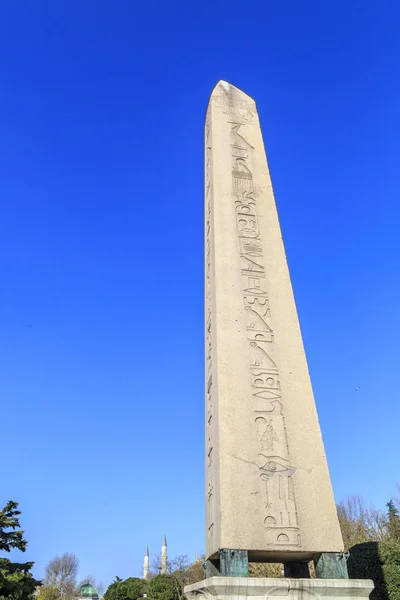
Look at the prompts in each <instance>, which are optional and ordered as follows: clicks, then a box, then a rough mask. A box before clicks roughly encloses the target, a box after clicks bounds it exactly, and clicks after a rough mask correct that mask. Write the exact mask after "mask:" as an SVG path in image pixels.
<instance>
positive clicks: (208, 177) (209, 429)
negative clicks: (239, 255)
mask: <svg viewBox="0 0 400 600" xmlns="http://www.w3.org/2000/svg"><path fill="white" fill-rule="evenodd" d="M211 144H212V141H211V122H210V114H209V111H208V112H207V117H206V127H205V255H206V256H205V288H206V289H205V311H206V340H205V352H206V359H205V362H206V377H207V380H206V381H207V383H206V453H207V459H206V464H207V527H208V536H209V537H210V538H211V537H212V536H213V530H214V523H213V519H214V510H213V505H214V473H213V458H214V457H213V450H214V440H213V427H214V424H213V385H212V366H213V365H212V351H213V348H212V336H213V327H214V320H213V319H214V315H213V314H212V287H213V281H212V277H213V274H212V244H213V241H212V222H211V221H212V205H211V204H212V186H211V181H212V160H211V151H212V148H211Z"/></svg>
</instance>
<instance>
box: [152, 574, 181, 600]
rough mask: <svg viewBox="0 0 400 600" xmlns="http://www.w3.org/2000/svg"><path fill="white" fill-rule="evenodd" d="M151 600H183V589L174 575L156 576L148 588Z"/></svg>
mask: <svg viewBox="0 0 400 600" xmlns="http://www.w3.org/2000/svg"><path fill="white" fill-rule="evenodd" d="M147 597H148V598H149V600H181V598H182V597H183V588H182V584H181V583H180V581H179V580H178V579H177V578H176V577H174V575H156V577H153V579H151V581H150V582H149V585H148V588H147Z"/></svg>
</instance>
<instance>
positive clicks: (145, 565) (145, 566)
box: [143, 546, 149, 581]
mask: <svg viewBox="0 0 400 600" xmlns="http://www.w3.org/2000/svg"><path fill="white" fill-rule="evenodd" d="M148 578H149V547H148V546H146V552H145V555H144V561H143V579H145V580H146V581H147V580H148Z"/></svg>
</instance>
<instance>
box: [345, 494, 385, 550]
mask: <svg viewBox="0 0 400 600" xmlns="http://www.w3.org/2000/svg"><path fill="white" fill-rule="evenodd" d="M337 512H338V518H339V523H340V528H341V530H342V536H343V542H344V547H345V549H349V548H351V547H352V546H354V545H355V544H361V543H363V542H369V541H380V540H383V539H384V538H385V537H386V534H387V519H386V515H385V514H384V513H383V512H382V511H381V510H379V509H377V508H375V507H369V508H367V507H366V506H365V503H364V501H363V499H362V498H361V497H360V496H349V498H347V500H346V501H345V502H341V503H340V504H339V505H338V506H337Z"/></svg>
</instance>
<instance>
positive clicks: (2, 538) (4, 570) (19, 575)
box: [0, 501, 41, 600]
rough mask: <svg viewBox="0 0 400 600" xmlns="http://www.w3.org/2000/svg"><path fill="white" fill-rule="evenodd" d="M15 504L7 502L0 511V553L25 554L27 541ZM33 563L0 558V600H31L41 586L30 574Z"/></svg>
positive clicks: (16, 504)
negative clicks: (14, 551)
mask: <svg viewBox="0 0 400 600" xmlns="http://www.w3.org/2000/svg"><path fill="white" fill-rule="evenodd" d="M20 514H21V512H20V511H19V510H18V503H17V502H12V501H10V502H7V504H6V505H5V507H4V508H3V510H1V511H0V551H4V552H11V550H13V549H17V550H20V551H21V552H25V550H26V546H27V543H28V542H27V541H26V540H25V539H24V532H23V530H22V529H20V524H19V515H20ZM33 564H34V563H33V562H26V563H14V562H11V561H10V560H8V558H0V600H5V599H7V600H31V598H33V592H34V591H35V589H36V588H37V587H38V586H39V585H41V582H40V581H37V580H36V579H34V578H33V576H32V573H31V572H30V571H31V569H32V566H33Z"/></svg>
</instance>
